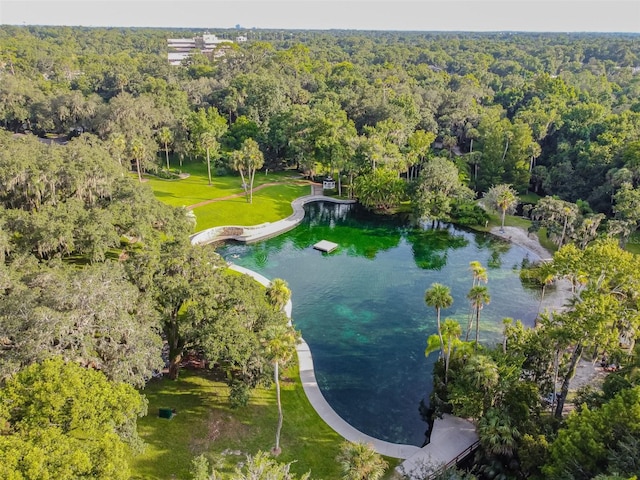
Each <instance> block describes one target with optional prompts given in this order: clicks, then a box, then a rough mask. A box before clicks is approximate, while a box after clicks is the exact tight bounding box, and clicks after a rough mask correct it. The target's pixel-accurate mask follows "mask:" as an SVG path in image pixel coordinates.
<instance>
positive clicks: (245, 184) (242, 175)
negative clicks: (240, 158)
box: [239, 168, 249, 203]
mask: <svg viewBox="0 0 640 480" xmlns="http://www.w3.org/2000/svg"><path fill="white" fill-rule="evenodd" d="M239 171H240V178H241V179H242V188H243V189H244V197H245V198H246V199H247V203H249V190H247V182H245V181H244V172H243V171H242V168H241V169H240V170H239Z"/></svg>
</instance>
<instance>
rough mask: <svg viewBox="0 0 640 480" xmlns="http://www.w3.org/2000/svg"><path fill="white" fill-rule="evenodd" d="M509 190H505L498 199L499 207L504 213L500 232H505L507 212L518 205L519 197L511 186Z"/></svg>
mask: <svg viewBox="0 0 640 480" xmlns="http://www.w3.org/2000/svg"><path fill="white" fill-rule="evenodd" d="M506 187H507V188H503V189H502V190H501V191H500V193H499V195H498V197H497V198H496V200H497V202H496V203H497V204H498V207H499V208H500V211H501V212H502V216H501V222H500V231H501V232H504V219H505V217H506V216H507V210H509V209H511V208H513V206H514V205H515V204H516V203H518V195H517V194H516V192H515V191H514V190H513V189H512V188H511V187H509V186H506Z"/></svg>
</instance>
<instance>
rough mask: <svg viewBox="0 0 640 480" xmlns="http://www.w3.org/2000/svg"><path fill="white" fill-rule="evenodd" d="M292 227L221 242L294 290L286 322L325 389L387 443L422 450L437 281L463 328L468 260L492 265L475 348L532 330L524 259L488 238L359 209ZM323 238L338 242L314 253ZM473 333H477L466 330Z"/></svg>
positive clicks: (314, 208) (236, 258)
mask: <svg viewBox="0 0 640 480" xmlns="http://www.w3.org/2000/svg"><path fill="white" fill-rule="evenodd" d="M305 209H306V216H305V219H304V221H303V223H302V224H301V225H300V226H298V227H296V228H295V229H294V230H292V231H290V232H288V233H284V234H282V235H280V236H278V237H276V238H273V239H270V240H266V241H264V242H260V243H257V244H254V245H243V244H235V243H234V244H228V245H226V246H224V247H223V248H219V249H218V252H219V253H220V254H221V255H222V256H223V257H224V258H225V259H226V260H227V261H230V262H233V263H236V264H238V265H241V266H244V267H247V268H250V269H252V270H255V271H257V272H259V273H261V274H263V275H264V276H266V277H267V278H270V279H272V278H276V277H279V278H283V279H285V280H286V281H287V282H288V283H289V286H290V288H291V290H292V301H293V312H292V317H293V322H294V325H295V327H296V328H297V329H298V330H300V331H301V332H302V336H303V337H304V339H305V340H306V342H307V343H308V344H309V347H310V348H311V353H312V355H313V361H314V365H315V370H316V377H317V380H318V384H319V386H320V389H321V391H322V393H323V395H324V396H325V398H326V399H327V401H328V402H329V404H330V405H331V406H332V407H333V409H334V410H335V411H336V412H337V413H338V414H339V415H340V416H341V417H342V418H344V419H345V420H346V421H347V422H349V423H350V424H351V425H353V426H354V427H355V428H357V429H358V430H360V431H362V432H364V433H366V434H368V435H371V436H373V437H376V438H379V439H382V440H386V441H389V442H394V443H405V444H412V445H418V446H422V445H423V444H424V442H425V430H426V429H427V424H426V423H425V422H424V421H423V419H422V417H421V415H420V412H419V405H420V401H421V400H425V401H426V400H428V397H429V394H430V392H431V373H432V367H433V362H434V361H435V360H436V355H432V356H430V357H429V358H425V355H424V350H425V348H426V340H427V337H428V336H429V335H431V334H433V333H435V332H436V316H435V311H434V309H433V308H429V307H427V306H426V304H425V303H424V292H425V290H426V289H427V288H429V286H430V285H431V284H432V283H433V282H440V283H443V284H445V285H447V286H449V287H450V288H451V292H452V296H453V299H454V303H453V305H452V307H451V308H448V309H445V310H443V311H442V318H443V319H444V318H446V317H452V318H455V319H457V320H458V321H459V322H460V324H461V325H463V330H464V329H466V324H467V319H468V314H469V304H468V301H467V300H466V295H467V293H468V292H469V289H470V288H471V283H472V279H471V273H470V271H469V262H470V261H472V260H478V261H480V262H481V263H482V264H483V265H484V266H485V267H487V268H488V276H489V282H488V284H487V287H488V288H489V292H490V295H491V303H490V304H489V305H487V306H485V307H484V309H483V310H482V312H481V317H480V322H481V333H480V340H481V342H484V343H495V342H498V341H500V340H501V331H502V319H503V318H504V317H512V318H514V319H520V320H522V321H523V322H524V323H525V324H526V325H532V324H533V321H534V318H535V316H536V314H537V311H538V302H539V291H537V290H531V289H528V288H525V287H524V286H523V285H522V284H521V282H520V279H519V270H520V267H521V265H522V261H523V259H524V258H525V257H527V252H526V250H524V249H522V248H520V247H518V246H514V245H510V244H508V243H505V242H503V241H501V240H499V239H497V238H496V237H493V236H491V235H483V234H478V233H471V232H468V231H465V230H462V229H459V228H456V227H454V226H451V225H446V226H444V227H442V228H440V229H432V228H430V227H427V226H423V227H421V228H415V227H412V226H411V225H410V223H409V222H408V220H407V219H406V218H401V217H385V216H377V215H372V214H370V213H367V212H366V211H365V210H363V209H361V208H360V207H358V206H356V205H336V204H332V203H324V202H318V203H312V204H309V205H307V206H306V207H305ZM320 240H329V241H331V242H335V243H337V244H338V245H339V247H338V249H337V250H335V251H334V252H332V253H329V254H327V253H322V252H319V251H317V250H314V249H313V247H312V246H313V244H315V243H316V242H318V241H320ZM471 335H472V336H473V335H474V333H473V332H472V334H471Z"/></svg>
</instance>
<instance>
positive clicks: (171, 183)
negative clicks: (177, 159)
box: [146, 162, 294, 207]
mask: <svg viewBox="0 0 640 480" xmlns="http://www.w3.org/2000/svg"><path fill="white" fill-rule="evenodd" d="M179 170H180V171H182V172H183V173H189V174H190V175H191V176H190V177H188V178H184V179H176V180H164V179H161V178H157V177H153V176H147V177H146V178H147V181H148V183H149V185H151V188H152V189H153V193H154V194H155V196H156V197H157V198H158V199H159V200H162V201H163V202H164V203H167V204H169V205H173V206H176V207H181V206H185V207H186V206H189V205H193V204H196V203H199V202H203V201H206V200H210V199H212V198H221V197H226V196H228V195H233V194H236V193H242V192H243V190H242V180H241V179H240V176H239V175H228V176H222V177H219V176H216V175H212V177H211V183H212V185H209V180H208V177H207V166H206V164H205V163H203V162H189V163H185V164H183V166H182V167H181V168H179ZM292 176H294V175H293V174H292V173H291V172H289V171H284V172H277V173H269V174H268V175H265V174H264V172H257V173H256V176H255V179H254V183H253V186H254V188H255V187H257V186H259V185H262V184H264V183H271V182H286V181H287V180H290V179H291V178H292Z"/></svg>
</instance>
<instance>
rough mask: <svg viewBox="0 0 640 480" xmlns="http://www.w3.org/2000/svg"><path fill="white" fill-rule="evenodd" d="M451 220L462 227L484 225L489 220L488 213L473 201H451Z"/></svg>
mask: <svg viewBox="0 0 640 480" xmlns="http://www.w3.org/2000/svg"><path fill="white" fill-rule="evenodd" d="M449 216H450V217H451V220H452V221H453V222H455V223H456V224H458V225H462V226H464V227H472V226H484V225H486V223H487V222H488V221H489V215H488V214H487V212H486V211H485V209H484V208H482V207H479V206H478V205H477V204H476V203H475V202H465V201H462V202H452V204H451V212H450V213H449Z"/></svg>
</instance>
